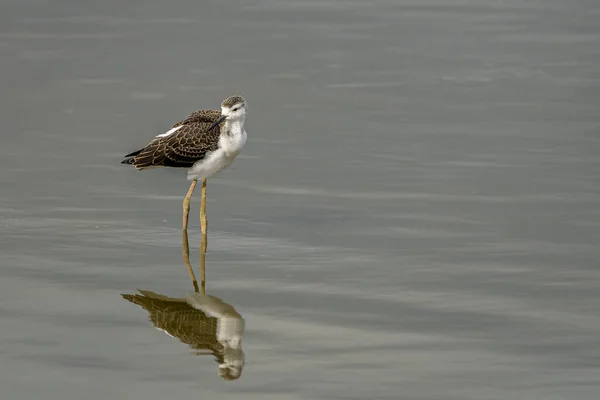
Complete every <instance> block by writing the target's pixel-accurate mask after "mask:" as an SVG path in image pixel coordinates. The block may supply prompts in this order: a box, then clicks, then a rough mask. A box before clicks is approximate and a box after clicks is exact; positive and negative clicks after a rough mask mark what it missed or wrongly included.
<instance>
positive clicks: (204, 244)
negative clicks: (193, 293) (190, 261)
mask: <svg viewBox="0 0 600 400" xmlns="http://www.w3.org/2000/svg"><path fill="white" fill-rule="evenodd" d="M200 226H201V227H202V242H201V243H200V274H201V275H202V293H204V287H205V283H206V269H205V261H206V247H207V246H208V232H207V222H206V178H203V179H202V200H201V202H200Z"/></svg>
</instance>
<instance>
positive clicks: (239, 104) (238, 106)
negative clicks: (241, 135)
mask: <svg viewBox="0 0 600 400" xmlns="http://www.w3.org/2000/svg"><path fill="white" fill-rule="evenodd" d="M246 110H247V103H246V100H244V98H243V97H242V96H231V97H228V98H226V99H225V100H223V102H222V103H221V116H220V117H219V119H217V120H216V121H215V123H214V124H212V126H211V127H210V128H209V130H211V129H213V128H214V127H215V126H217V125H219V124H220V123H221V122H223V121H228V122H236V121H241V122H244V120H245V119H246Z"/></svg>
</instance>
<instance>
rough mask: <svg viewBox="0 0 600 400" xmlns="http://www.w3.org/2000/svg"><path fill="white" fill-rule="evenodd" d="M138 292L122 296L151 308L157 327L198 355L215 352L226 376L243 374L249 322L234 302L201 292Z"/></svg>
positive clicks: (152, 317)
mask: <svg viewBox="0 0 600 400" xmlns="http://www.w3.org/2000/svg"><path fill="white" fill-rule="evenodd" d="M138 291H139V292H140V294H137V293H135V294H134V293H132V294H121V296H122V297H123V298H124V299H125V300H127V301H129V302H131V303H134V304H137V305H139V306H140V307H142V308H143V309H145V310H146V311H148V314H149V316H148V317H149V319H150V321H151V322H152V324H153V325H154V326H155V327H156V329H158V330H160V331H162V332H164V333H166V334H167V335H169V336H171V337H173V338H177V339H179V340H180V341H181V342H182V343H185V344H187V345H189V346H190V347H192V348H193V349H194V350H195V351H196V354H197V355H207V354H212V355H213V356H214V357H215V359H216V360H215V361H216V362H217V363H218V365H219V375H220V376H221V377H222V378H223V379H225V380H234V379H238V378H239V377H240V376H241V375H242V370H243V368H244V364H245V354H244V350H243V348H242V339H243V336H244V331H245V327H246V321H245V320H244V317H242V315H241V314H240V313H239V312H238V311H236V309H235V308H234V307H233V306H232V305H231V304H228V303H226V302H224V301H223V300H221V299H220V298H218V297H215V296H211V295H208V294H205V293H198V292H194V293H188V294H186V295H185V298H176V297H169V296H164V295H161V294H159V293H155V292H152V291H150V290H139V289H138Z"/></svg>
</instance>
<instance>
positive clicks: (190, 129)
mask: <svg viewBox="0 0 600 400" xmlns="http://www.w3.org/2000/svg"><path fill="white" fill-rule="evenodd" d="M209 111H210V112H206V111H196V112H195V113H192V114H190V115H189V116H188V117H187V118H186V119H184V120H182V121H180V122H178V123H176V124H175V125H174V126H173V128H172V129H171V130H170V131H169V132H167V133H165V134H163V135H159V136H157V137H156V138H154V139H153V140H152V141H151V142H150V143H149V144H148V145H147V146H146V147H144V148H143V149H141V150H140V151H139V152H136V153H137V154H133V153H132V155H133V157H132V159H130V160H131V161H130V162H129V163H130V164H132V165H133V166H134V167H135V168H137V169H139V170H141V169H146V168H152V167H179V168H190V167H191V166H193V165H194V163H195V162H197V161H199V160H202V159H203V158H204V157H205V156H206V154H207V153H209V152H211V151H215V150H216V149H217V148H218V146H219V135H220V129H219V128H218V127H215V128H214V129H212V130H211V131H210V132H209V131H208V128H210V126H211V125H212V124H213V123H214V122H215V121H216V120H217V119H218V118H219V116H220V115H221V114H220V112H219V111H213V110H209Z"/></svg>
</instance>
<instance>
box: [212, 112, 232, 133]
mask: <svg viewBox="0 0 600 400" xmlns="http://www.w3.org/2000/svg"><path fill="white" fill-rule="evenodd" d="M226 118H227V115H221V116H220V117H219V119H217V120H216V121H215V122H214V123H213V124H212V125H211V126H210V128H208V131H209V132H210V131H212V130H213V129H214V128H215V126H217V125H219V124H220V123H221V122H223V121H224V120H225V119H226Z"/></svg>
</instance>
